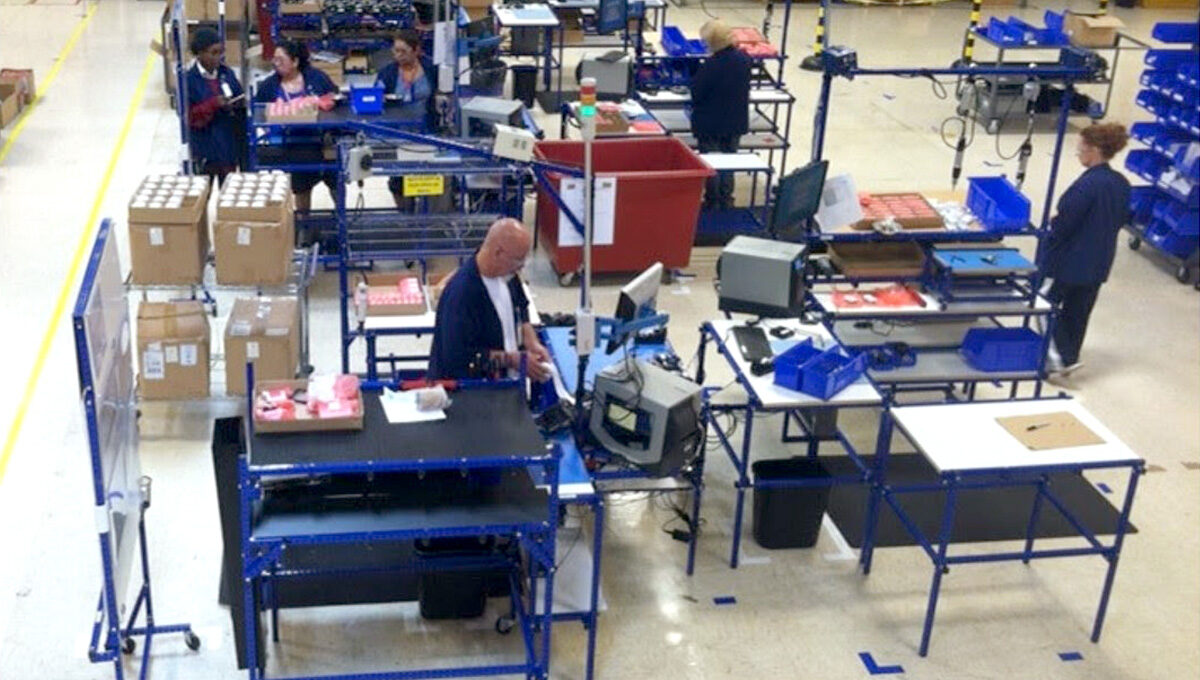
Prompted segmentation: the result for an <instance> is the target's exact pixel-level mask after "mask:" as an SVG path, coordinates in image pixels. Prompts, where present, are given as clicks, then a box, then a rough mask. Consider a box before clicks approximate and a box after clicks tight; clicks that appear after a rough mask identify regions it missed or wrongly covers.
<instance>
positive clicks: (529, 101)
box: [509, 65, 538, 109]
mask: <svg viewBox="0 0 1200 680" xmlns="http://www.w3.org/2000/svg"><path fill="white" fill-rule="evenodd" d="M509 70H510V71H512V74H513V88H512V98H513V99H519V100H521V103H522V104H524V105H525V108H527V109H529V108H533V95H534V94H535V93H536V92H537V76H538V67H536V66H528V65H522V66H512V67H510V68H509Z"/></svg>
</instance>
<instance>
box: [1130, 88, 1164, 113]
mask: <svg viewBox="0 0 1200 680" xmlns="http://www.w3.org/2000/svg"><path fill="white" fill-rule="evenodd" d="M1134 101H1136V102H1137V105H1138V106H1140V107H1142V108H1143V109H1146V110H1147V111H1149V112H1150V113H1153V114H1154V115H1155V116H1166V115H1169V114H1170V112H1171V100H1169V99H1167V98H1166V97H1164V96H1162V95H1161V94H1159V93H1158V92H1155V91H1154V90H1142V91H1140V92H1138V93H1137V97H1136V98H1135V99H1134Z"/></svg>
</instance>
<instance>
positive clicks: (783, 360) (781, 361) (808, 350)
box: [775, 338, 821, 391]
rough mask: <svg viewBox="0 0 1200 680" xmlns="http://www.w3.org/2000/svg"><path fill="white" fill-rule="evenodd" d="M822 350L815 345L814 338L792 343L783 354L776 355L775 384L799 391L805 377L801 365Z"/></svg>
mask: <svg viewBox="0 0 1200 680" xmlns="http://www.w3.org/2000/svg"><path fill="white" fill-rule="evenodd" d="M820 353H821V350H819V349H817V348H816V347H813V341H812V338H808V339H806V340H804V341H803V342H798V343H796V344H795V345H792V346H791V347H790V348H788V350H787V351H785V352H784V353H783V354H780V355H778V356H776V357H775V384H776V385H779V386H780V387H783V388H786V389H789V390H796V391H799V390H800V387H801V385H803V383H804V379H803V377H802V376H801V374H800V367H801V366H803V365H804V364H805V362H807V361H808V360H809V359H812V358H813V357H815V356H817V355H818V354H820Z"/></svg>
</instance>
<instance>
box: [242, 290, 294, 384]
mask: <svg viewBox="0 0 1200 680" xmlns="http://www.w3.org/2000/svg"><path fill="white" fill-rule="evenodd" d="M298 310H299V304H298V303H297V301H296V298H294V297H258V298H241V299H239V300H237V301H235V302H234V304H233V310H232V311H231V312H230V314H229V322H228V324H227V325H226V327H225V390H226V392H227V393H228V394H245V393H246V363H247V362H251V363H253V364H254V380H255V382H258V381H260V380H290V379H292V378H294V377H295V376H296V369H297V368H298V366H299V363H300V318H299V315H298Z"/></svg>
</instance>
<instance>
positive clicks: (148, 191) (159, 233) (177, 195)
mask: <svg viewBox="0 0 1200 680" xmlns="http://www.w3.org/2000/svg"><path fill="white" fill-rule="evenodd" d="M129 256H130V261H131V264H132V266H133V276H132V280H133V283H135V284H139V285H189V284H198V283H200V282H201V281H202V280H203V277H204V261H205V258H207V257H208V178H207V177H187V176H184V175H150V176H148V177H146V179H144V180H142V184H141V186H139V187H138V190H137V192H135V193H134V195H133V198H132V199H130V201H129Z"/></svg>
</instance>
